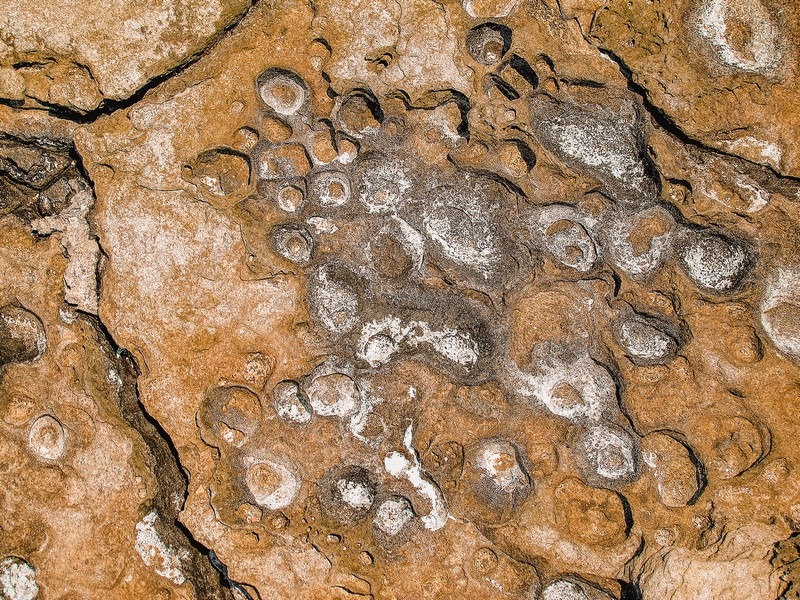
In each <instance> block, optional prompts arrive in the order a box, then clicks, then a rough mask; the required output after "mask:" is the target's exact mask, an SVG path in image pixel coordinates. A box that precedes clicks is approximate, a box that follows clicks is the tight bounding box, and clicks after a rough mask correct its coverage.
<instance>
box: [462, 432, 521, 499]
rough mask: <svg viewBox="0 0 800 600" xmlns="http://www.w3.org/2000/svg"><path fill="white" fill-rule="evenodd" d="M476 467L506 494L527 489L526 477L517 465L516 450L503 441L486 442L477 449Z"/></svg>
mask: <svg viewBox="0 0 800 600" xmlns="http://www.w3.org/2000/svg"><path fill="white" fill-rule="evenodd" d="M475 464H476V466H477V467H478V468H479V469H480V470H481V471H483V473H484V474H485V475H486V476H487V477H488V478H489V479H490V480H491V481H492V482H493V483H494V485H496V486H497V487H498V488H500V489H501V490H503V491H504V492H508V493H512V494H513V493H516V492H518V491H520V490H524V489H525V488H527V487H528V482H529V480H528V476H527V475H526V474H525V471H523V470H522V466H521V465H520V463H519V458H518V454H517V449H516V448H515V447H514V446H513V445H512V444H511V443H509V442H506V441H503V440H487V441H485V442H483V443H481V444H480V446H478V448H477V453H476V459H475Z"/></svg>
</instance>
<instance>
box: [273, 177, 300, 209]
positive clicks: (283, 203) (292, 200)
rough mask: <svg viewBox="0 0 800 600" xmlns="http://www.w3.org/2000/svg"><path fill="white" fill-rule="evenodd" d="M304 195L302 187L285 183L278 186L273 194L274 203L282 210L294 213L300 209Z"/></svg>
mask: <svg viewBox="0 0 800 600" xmlns="http://www.w3.org/2000/svg"><path fill="white" fill-rule="evenodd" d="M305 197H306V195H305V192H304V191H303V190H302V188H300V187H297V186H295V185H292V184H286V185H283V186H281V187H280V188H278V191H277V193H276V194H275V204H277V205H278V208H280V209H281V210H282V211H284V212H289V213H294V212H297V211H298V210H300V207H301V206H302V205H303V200H305Z"/></svg>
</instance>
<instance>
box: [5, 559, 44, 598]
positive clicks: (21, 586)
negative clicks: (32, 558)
mask: <svg viewBox="0 0 800 600" xmlns="http://www.w3.org/2000/svg"><path fill="white" fill-rule="evenodd" d="M38 595H39V586H38V584H37V583H36V570H35V569H34V568H33V567H32V566H31V565H29V564H28V563H27V562H26V561H24V560H22V559H21V558H19V557H16V556H7V557H5V558H4V559H3V560H0V598H8V600H34V598H36V597H37V596H38Z"/></svg>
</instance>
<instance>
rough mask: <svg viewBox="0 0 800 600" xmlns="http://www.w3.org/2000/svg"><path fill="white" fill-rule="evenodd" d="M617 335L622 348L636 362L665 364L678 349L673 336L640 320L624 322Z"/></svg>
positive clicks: (617, 330)
mask: <svg viewBox="0 0 800 600" xmlns="http://www.w3.org/2000/svg"><path fill="white" fill-rule="evenodd" d="M615 333H616V338H617V341H618V342H619V344H620V346H622V347H623V348H624V349H625V351H626V352H627V354H628V355H629V356H630V357H631V359H632V360H634V361H636V362H640V363H649V364H654V363H659V362H664V361H666V360H667V359H669V358H671V357H672V356H674V355H675V352H676V351H677V349H678V344H677V342H676V341H675V340H674V339H673V338H672V336H670V335H669V334H667V333H664V332H663V331H661V330H660V329H658V328H656V327H654V326H652V325H650V324H649V323H646V322H644V321H642V320H639V319H630V320H627V321H624V322H622V323H621V324H619V326H618V327H617V329H616V331H615Z"/></svg>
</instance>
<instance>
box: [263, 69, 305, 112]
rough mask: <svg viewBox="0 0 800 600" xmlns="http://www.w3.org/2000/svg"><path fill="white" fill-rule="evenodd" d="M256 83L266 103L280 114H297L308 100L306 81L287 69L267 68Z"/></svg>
mask: <svg viewBox="0 0 800 600" xmlns="http://www.w3.org/2000/svg"><path fill="white" fill-rule="evenodd" d="M256 83H257V86H258V94H259V96H260V97H261V99H262V100H263V101H264V104H266V105H267V106H269V107H270V108H271V109H272V110H274V111H275V112H276V113H278V114H280V115H294V114H296V113H297V112H298V111H299V110H300V109H301V108H302V107H303V105H304V104H305V103H306V100H308V86H307V85H306V83H305V82H304V81H303V79H302V78H301V77H300V76H299V75H298V74H297V73H295V72H293V71H289V70H287V69H277V68H272V69H267V70H266V71H264V72H263V73H262V74H261V75H260V76H259V77H258V79H257V82H256Z"/></svg>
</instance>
